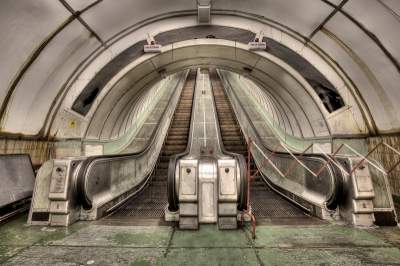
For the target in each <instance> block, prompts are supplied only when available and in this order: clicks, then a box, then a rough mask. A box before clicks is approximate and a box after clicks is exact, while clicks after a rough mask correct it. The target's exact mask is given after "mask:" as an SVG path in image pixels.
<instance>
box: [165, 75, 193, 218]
mask: <svg viewBox="0 0 400 266" xmlns="http://www.w3.org/2000/svg"><path fill="white" fill-rule="evenodd" d="M190 71H191V72H190V74H192V73H193V72H194V70H193V69H192V70H190ZM192 71H193V72H192ZM194 73H195V75H196V76H195V77H194V84H193V95H192V110H191V114H190V123H189V136H188V141H187V145H186V149H185V150H184V151H183V152H181V153H178V154H174V155H172V156H171V157H170V159H169V163H168V177H167V178H168V180H167V192H168V209H169V210H170V211H173V212H175V211H177V210H178V208H179V207H178V205H179V203H178V195H177V194H176V192H177V191H176V189H175V186H176V183H175V174H176V173H175V172H176V162H177V161H178V160H179V159H181V158H182V157H184V156H186V155H188V154H189V152H190V144H191V142H192V132H193V130H194V129H193V127H192V124H193V119H194V112H195V104H196V103H195V102H194V97H195V94H196V91H195V90H196V84H197V72H194ZM190 74H189V75H190Z"/></svg>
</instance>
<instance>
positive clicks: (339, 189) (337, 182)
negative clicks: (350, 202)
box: [223, 79, 344, 209]
mask: <svg viewBox="0 0 400 266" xmlns="http://www.w3.org/2000/svg"><path fill="white" fill-rule="evenodd" d="M224 80H225V81H226V82H227V83H228V85H229V86H230V87H231V91H232V93H233V94H234V97H235V98H236V99H239V97H238V95H237V94H236V92H235V90H233V89H232V84H231V83H230V82H229V80H227V79H224ZM223 89H225V88H223ZM243 114H244V115H245V116H246V119H247V120H248V122H249V125H250V126H251V128H252V129H253V131H254V134H255V135H256V137H257V138H258V139H261V137H260V136H259V134H258V132H257V130H256V128H255V126H254V124H253V123H252V121H251V119H250V117H249V114H248V113H247V112H246V111H245V110H244V109H243ZM259 143H260V145H262V147H263V148H264V149H265V150H267V151H268V152H269V153H272V152H274V156H277V157H283V158H292V156H291V155H289V154H288V153H285V152H281V151H272V150H270V149H269V148H268V147H266V146H265V145H264V144H263V143H262V142H261V141H260V142H259ZM292 154H293V155H294V156H299V155H300V153H297V152H293V153H292ZM316 159H319V160H322V161H324V162H325V163H326V162H327V167H326V169H328V168H329V169H330V170H331V172H332V176H333V179H332V181H333V183H334V184H333V186H334V189H333V190H332V191H331V195H328V200H327V202H326V205H327V207H328V208H329V209H335V208H336V207H337V205H338V203H339V202H340V199H341V195H342V193H343V182H344V177H343V173H342V171H341V170H340V168H339V167H338V166H337V165H335V164H333V163H332V162H331V161H329V160H328V161H327V159H326V158H325V157H324V156H323V155H322V154H318V153H314V154H303V155H302V156H301V158H299V160H312V161H316ZM339 173H340V174H341V178H340V179H339V178H338V174H339ZM280 189H283V188H280Z"/></svg>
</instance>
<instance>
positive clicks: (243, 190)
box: [210, 70, 248, 210]
mask: <svg viewBox="0 0 400 266" xmlns="http://www.w3.org/2000/svg"><path fill="white" fill-rule="evenodd" d="M212 76H213V77H212V78H215V79H220V77H219V76H218V74H217V73H216V70H213V71H212ZM211 80H212V79H211V73H210V81H211ZM215 82H218V81H217V80H215ZM219 82H220V83H221V87H222V90H223V85H222V82H221V80H219ZM210 84H211V89H212V93H213V97H212V99H213V102H214V111H215V112H214V114H215V116H216V120H217V121H218V123H216V124H217V134H218V138H219V139H220V140H221V143H220V148H221V151H222V153H223V154H226V155H230V156H232V157H233V158H235V159H236V160H237V161H238V163H239V169H240V177H241V178H242V179H241V181H240V191H239V202H238V210H245V209H247V186H248V180H247V178H248V176H247V163H246V159H245V158H244V156H243V155H241V154H238V153H234V152H230V151H227V150H226V149H225V145H224V142H223V141H222V136H221V128H220V125H219V118H218V115H217V112H218V111H217V105H216V102H215V97H214V90H213V88H214V87H213V82H212V81H211V82H210ZM224 94H225V92H224ZM225 97H226V100H227V101H228V97H227V96H226V95H225ZM228 103H229V102H228ZM229 104H230V103H229ZM232 111H233V108H232ZM235 117H236V116H235ZM237 123H238V125H239V122H237ZM239 128H240V125H239Z"/></svg>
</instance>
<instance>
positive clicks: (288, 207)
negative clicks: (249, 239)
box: [210, 71, 315, 223]
mask: <svg viewBox="0 0 400 266" xmlns="http://www.w3.org/2000/svg"><path fill="white" fill-rule="evenodd" d="M210 79H211V83H212V88H213V94H214V99H215V104H216V109H217V115H218V120H219V126H220V130H221V136H222V142H223V145H224V148H225V150H227V151H229V152H234V153H238V154H242V155H243V156H244V157H245V158H246V161H247V158H248V154H247V144H246V141H245V139H244V136H243V133H242V132H241V129H240V126H239V124H238V121H237V119H236V117H235V114H234V111H233V109H232V106H231V104H230V103H229V101H228V98H227V96H226V94H225V91H224V89H223V87H222V83H221V81H220V79H219V77H218V74H217V73H216V71H212V72H211V76H210ZM250 171H251V174H254V173H255V172H256V171H257V168H256V165H255V163H254V161H253V160H251V163H250ZM250 204H251V208H252V211H253V214H254V215H255V217H256V219H257V221H258V222H262V221H263V220H268V221H276V222H282V221H285V222H289V221H293V222H296V223H297V222H300V221H305V220H306V221H307V222H308V220H309V221H310V222H311V220H312V221H315V219H313V218H312V217H310V216H308V215H307V214H306V213H305V212H303V211H302V210H301V209H300V208H298V207H296V206H294V205H293V204H291V203H289V202H288V201H287V200H285V199H284V198H282V197H281V196H279V195H278V194H276V193H275V192H274V191H273V190H272V189H271V188H270V187H268V186H267V184H266V183H265V182H264V181H263V180H262V178H261V176H260V175H258V176H256V177H255V179H253V180H252V182H251V188H250Z"/></svg>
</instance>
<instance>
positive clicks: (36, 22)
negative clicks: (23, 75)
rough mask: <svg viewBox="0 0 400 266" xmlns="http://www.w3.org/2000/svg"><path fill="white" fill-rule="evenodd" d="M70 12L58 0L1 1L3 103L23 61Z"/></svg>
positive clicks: (0, 89) (0, 96) (0, 99)
mask: <svg viewBox="0 0 400 266" xmlns="http://www.w3.org/2000/svg"><path fill="white" fill-rule="evenodd" d="M69 15H70V13H69V12H68V11H67V10H66V9H65V8H64V7H63V6H62V5H61V4H60V3H59V2H58V1H46V0H35V1H31V0H19V1H15V0H2V1H1V7H0V51H1V52H0V62H1V64H2V67H1V68H0V105H1V103H2V102H3V100H4V97H5V95H6V93H7V89H8V88H9V86H10V83H11V81H12V80H13V78H14V77H15V75H16V74H17V73H18V71H19V70H20V69H21V67H22V65H23V64H24V62H25V61H26V60H27V59H28V57H29V56H30V55H31V54H32V53H33V51H34V50H35V49H36V48H38V47H39V45H40V44H41V43H42V42H43V39H45V38H46V37H47V36H48V35H49V34H50V33H51V32H53V31H54V30H55V29H57V28H58V27H59V26H60V24H61V23H63V22H64V21H65V20H66V19H67V18H68V17H69ZM4 64H7V67H5V66H4Z"/></svg>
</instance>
